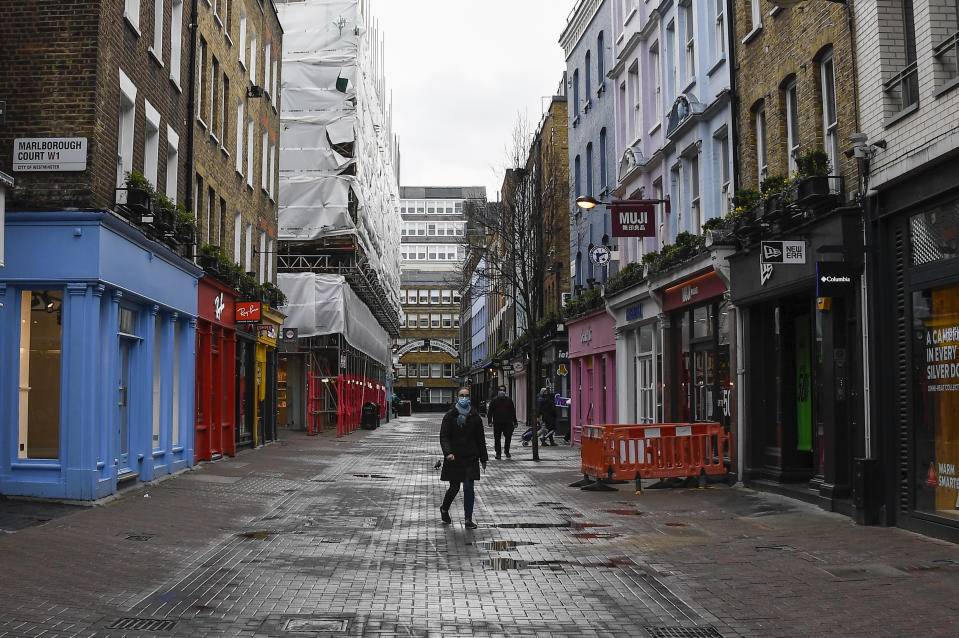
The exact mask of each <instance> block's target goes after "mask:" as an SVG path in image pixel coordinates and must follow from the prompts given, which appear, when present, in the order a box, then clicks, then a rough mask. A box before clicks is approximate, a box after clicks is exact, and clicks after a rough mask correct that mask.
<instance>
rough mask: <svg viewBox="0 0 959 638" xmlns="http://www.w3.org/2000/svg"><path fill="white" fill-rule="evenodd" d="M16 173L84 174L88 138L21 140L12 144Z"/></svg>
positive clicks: (21, 138) (22, 138)
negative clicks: (60, 172)
mask: <svg viewBox="0 0 959 638" xmlns="http://www.w3.org/2000/svg"><path fill="white" fill-rule="evenodd" d="M13 170H14V171H19V172H28V171H34V172H37V171H47V172H49V171H85V170H87V138H85V137H19V138H17V139H15V140H14V141H13Z"/></svg>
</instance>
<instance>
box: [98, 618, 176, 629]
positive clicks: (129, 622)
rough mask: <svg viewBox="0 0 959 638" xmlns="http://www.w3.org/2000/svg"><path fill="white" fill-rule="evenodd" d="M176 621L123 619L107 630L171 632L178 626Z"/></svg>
mask: <svg viewBox="0 0 959 638" xmlns="http://www.w3.org/2000/svg"><path fill="white" fill-rule="evenodd" d="M176 623H177V621H175V620H158V619H156V618H121V619H119V620H117V621H116V622H114V623H113V624H112V625H110V626H109V627H107V629H134V630H137V631H170V630H171V629H173V628H174V627H175V626H176Z"/></svg>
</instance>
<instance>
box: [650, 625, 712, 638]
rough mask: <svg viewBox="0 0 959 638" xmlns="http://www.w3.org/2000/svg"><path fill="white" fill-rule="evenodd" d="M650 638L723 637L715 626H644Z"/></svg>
mask: <svg viewBox="0 0 959 638" xmlns="http://www.w3.org/2000/svg"><path fill="white" fill-rule="evenodd" d="M644 629H646V632H647V633H648V634H649V636H650V638H723V635H722V634H721V633H719V632H718V631H716V629H715V628H714V627H644Z"/></svg>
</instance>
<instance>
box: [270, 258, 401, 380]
mask: <svg viewBox="0 0 959 638" xmlns="http://www.w3.org/2000/svg"><path fill="white" fill-rule="evenodd" d="M276 285H277V286H278V287H279V288H280V290H282V291H283V294H284V295H286V298H287V303H286V305H285V306H284V307H283V312H284V313H286V315H287V318H286V320H285V321H284V322H283V327H284V328H298V332H299V336H300V337H319V336H323V335H331V334H342V335H343V337H344V338H345V339H346V341H347V343H349V344H350V345H351V346H353V347H354V348H356V349H357V350H360V351H361V352H364V353H365V354H367V355H369V356H370V357H371V358H373V359H374V360H376V361H378V362H379V363H382V364H383V365H384V366H387V367H389V366H390V365H392V355H391V352H390V336H389V335H388V334H387V333H386V331H385V330H384V329H383V328H382V326H380V324H379V323H377V321H376V319H375V318H374V317H373V314H372V313H371V312H370V309H369V308H367V307H366V304H364V303H363V302H362V301H361V300H360V298H359V297H357V296H356V294H355V293H354V292H353V289H352V288H350V286H349V284H347V283H346V279H345V278H344V277H342V276H341V275H318V274H314V273H310V272H302V273H277V276H276Z"/></svg>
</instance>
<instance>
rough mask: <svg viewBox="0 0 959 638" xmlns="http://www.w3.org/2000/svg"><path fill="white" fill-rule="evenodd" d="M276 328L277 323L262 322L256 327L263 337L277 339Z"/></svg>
mask: <svg viewBox="0 0 959 638" xmlns="http://www.w3.org/2000/svg"><path fill="white" fill-rule="evenodd" d="M276 328H277V326H276V324H273V323H261V324H260V325H258V326H257V327H256V331H257V334H258V335H259V336H261V337H266V338H267V339H276Z"/></svg>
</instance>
